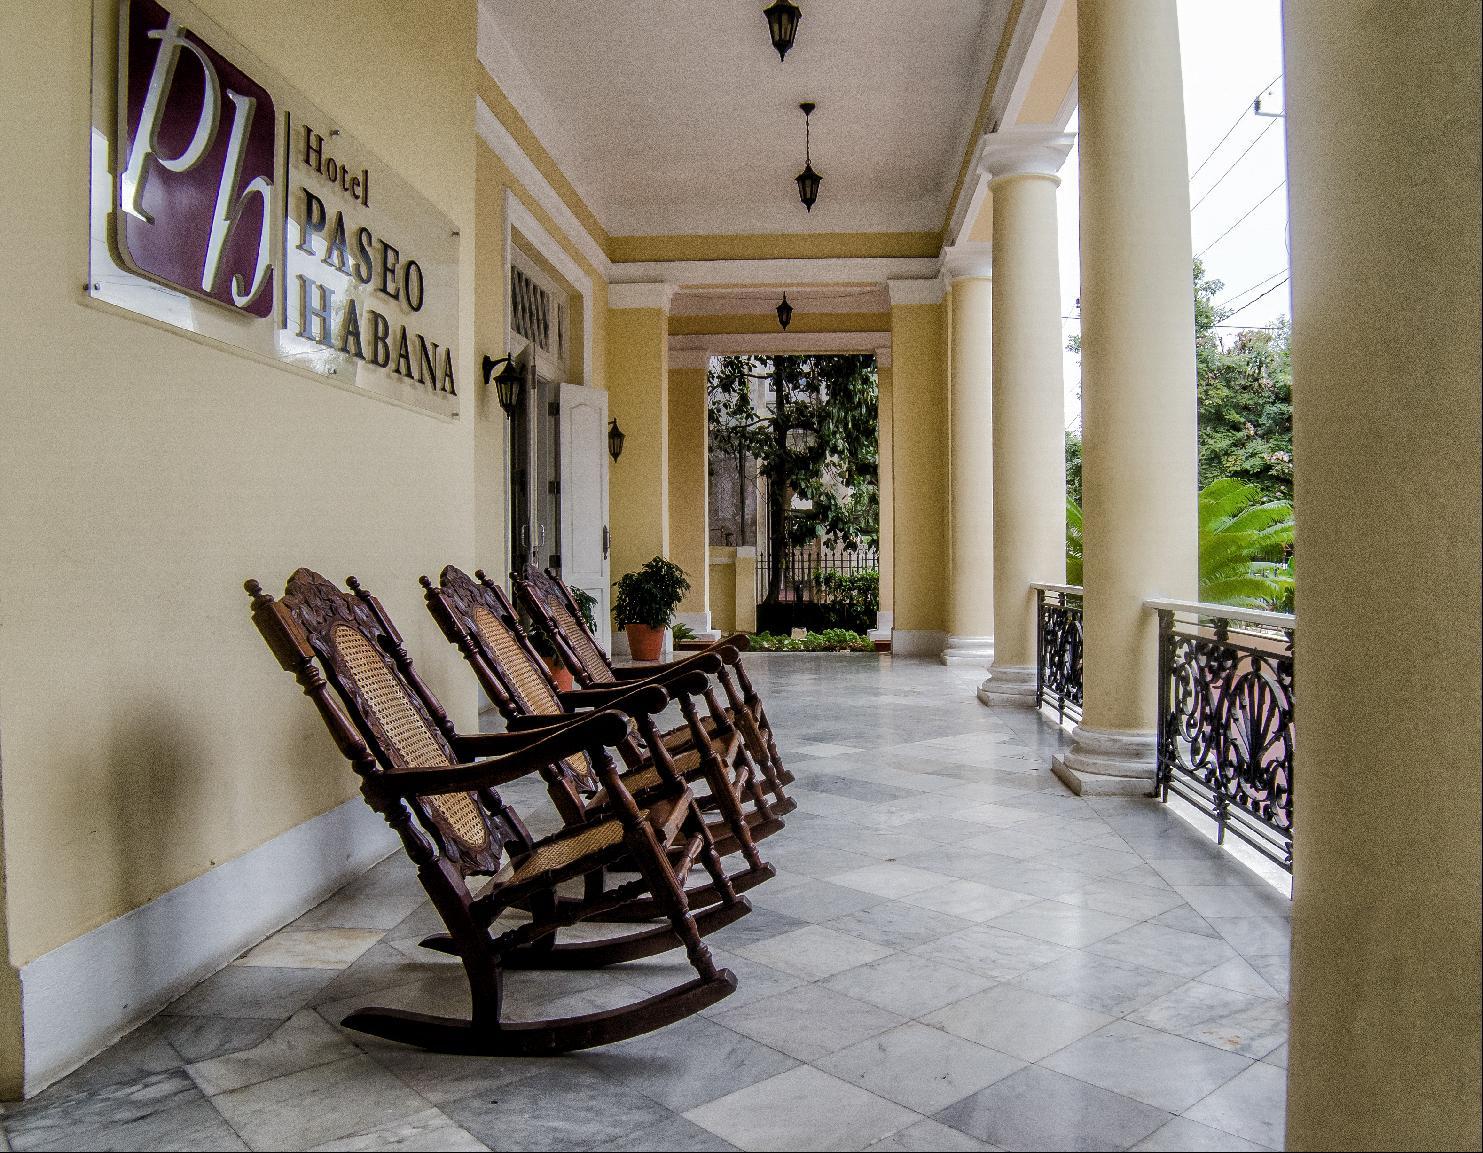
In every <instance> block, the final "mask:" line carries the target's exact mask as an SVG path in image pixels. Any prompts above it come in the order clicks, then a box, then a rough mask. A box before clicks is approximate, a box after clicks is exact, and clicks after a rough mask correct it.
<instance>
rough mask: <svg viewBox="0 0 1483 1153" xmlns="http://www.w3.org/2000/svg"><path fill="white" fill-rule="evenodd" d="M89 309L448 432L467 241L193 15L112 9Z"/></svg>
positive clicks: (103, 76) (145, 6) (99, 46)
mask: <svg viewBox="0 0 1483 1153" xmlns="http://www.w3.org/2000/svg"><path fill="white" fill-rule="evenodd" d="M94 61H95V75H94V86H93V87H94V93H93V104H94V109H93V111H94V121H93V122H94V147H93V175H92V186H93V198H92V218H93V230H92V238H93V242H92V277H91V279H90V283H89V291H90V293H91V294H92V295H93V296H95V297H97V298H99V299H102V300H106V301H109V302H110V303H113V304H117V305H121V306H122V307H124V308H128V309H130V310H132V311H136V312H141V313H144V314H145V315H148V316H151V317H154V318H155V319H157V320H161V321H164V322H166V323H168V324H172V325H175V326H177V327H181V328H186V329H188V330H190V331H193V332H196V333H199V334H201V335H204V336H207V337H211V338H213V339H216V340H220V341H224V342H226V343H228V344H232V345H235V346H237V347H240V348H243V349H246V350H247V351H249V352H252V353H256V354H259V355H265V356H271V357H274V358H277V359H281V360H284V361H287V362H289V363H291V364H294V365H296V366H298V367H300V368H304V369H308V370H310V371H312V372H315V373H319V374H322V375H324V376H327V377H331V378H334V379H335V381H336V383H339V384H343V385H346V386H348V387H352V388H356V389H359V390H364V391H369V392H372V393H375V394H376V395H380V396H383V397H386V398H388V399H392V400H395V401H398V402H401V403H404V404H411V405H414V406H416V407H418V408H422V409H427V410H430V411H433V412H437V413H440V414H443V415H448V416H452V415H456V414H457V412H458V395H459V381H458V367H459V366H458V363H457V357H458V347H459V343H458V321H459V316H458V237H457V232H456V231H455V230H454V228H453V225H452V223H451V222H450V221H449V220H448V219H447V218H446V217H445V216H443V215H442V214H441V213H440V212H439V211H438V210H437V209H436V208H435V207H434V206H433V205H432V204H431V203H430V202H428V201H427V200H426V198H424V197H423V196H421V194H419V193H418V192H417V191H416V190H414V189H413V188H411V186H410V185H408V184H407V183H406V182H405V181H404V180H402V179H401V178H400V177H399V176H398V175H397V174H396V173H395V172H394V171H392V170H391V169H390V168H389V167H388V166H387V165H386V164H384V163H383V162H382V161H381V160H379V159H378V158H377V157H376V156H375V155H374V154H372V153H371V152H370V151H369V150H368V149H367V148H366V147H365V146H364V145H361V144H360V143H359V142H358V141H356V140H355V139H354V138H353V137H351V136H350V135H349V134H348V133H346V132H344V131H343V130H342V129H340V128H339V127H338V125H336V124H335V123H334V122H333V121H332V120H331V119H330V117H328V116H327V115H326V114H324V113H323V112H322V111H321V110H319V109H318V108H316V107H315V106H314V105H313V104H311V103H310V102H309V101H307V100H306V99H305V98H304V97H303V96H301V95H300V94H299V93H298V92H297V91H296V90H294V89H293V88H292V87H291V86H290V85H288V84H287V83H286V82H284V81H281V80H279V79H278V78H277V77H276V76H275V75H274V74H273V73H272V72H271V70H269V69H268V68H267V67H266V66H264V65H263V64H262V63H261V62H260V61H257V60H255V59H254V58H252V57H251V56H249V55H248V54H246V53H245V52H243V51H242V50H241V49H240V48H238V47H237V46H236V45H235V44H234V43H233V42H232V41H231V40H230V39H229V38H228V37H227V36H226V35H225V34H223V33H222V32H221V31H220V30H219V29H218V28H217V27H216V26H215V25H214V24H212V23H211V22H210V21H209V20H208V19H206V18H205V17H203V16H201V15H200V14H199V13H197V12H195V11H194V9H192V8H190V7H189V6H188V5H187V4H185V3H183V2H178V0H165V2H161V0H95V21H94Z"/></svg>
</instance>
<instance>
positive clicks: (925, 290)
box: [886, 262, 947, 308]
mask: <svg viewBox="0 0 1483 1153" xmlns="http://www.w3.org/2000/svg"><path fill="white" fill-rule="evenodd" d="M935 263H940V262H935ZM886 291H887V292H889V293H890V294H891V307H892V308H895V307H897V306H898V305H903V304H940V303H942V297H943V294H944V293H945V292H946V291H947V284H946V282H944V281H943V279H942V277H941V276H933V277H931V278H930V279H916V280H888V281H886Z"/></svg>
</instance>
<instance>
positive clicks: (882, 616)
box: [865, 612, 896, 641]
mask: <svg viewBox="0 0 1483 1153" xmlns="http://www.w3.org/2000/svg"><path fill="white" fill-rule="evenodd" d="M895 619H896V614H895V613H891V612H878V613H876V614H875V628H873V629H871V630H870V631H869V632H867V633H866V634H865V635H866V636H868V637H869V638H870V639H871V640H872V641H888V640H890V639H891V626H892V624H893V622H894V621H895Z"/></svg>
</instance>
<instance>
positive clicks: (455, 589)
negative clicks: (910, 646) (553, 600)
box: [362, 565, 783, 917]
mask: <svg viewBox="0 0 1483 1153" xmlns="http://www.w3.org/2000/svg"><path fill="white" fill-rule="evenodd" d="M422 585H423V588H424V589H425V590H426V596H427V604H428V609H429V611H430V612H431V613H432V615H433V619H434V620H436V621H437V622H438V626H439V627H440V628H441V629H442V630H443V633H444V635H445V636H447V638H448V639H449V641H451V642H452V643H453V644H454V645H456V646H457V648H458V650H459V651H460V652H461V653H462V654H463V656H464V658H465V659H466V660H467V661H468V662H469V664H470V666H471V667H472V668H473V670H474V673H475V675H476V676H477V677H478V679H479V683H480V685H481V686H482V687H483V689H484V692H485V694H486V695H487V696H488V697H489V698H490V700H491V701H492V702H493V703H494V705H495V707H496V708H498V709H499V710H500V713H501V714H502V715H503V716H504V718H505V722H506V724H507V725H509V726H510V728H511V729H513V730H516V731H532V730H537V729H540V728H542V727H546V726H550V725H553V724H561V723H563V722H564V721H565V720H567V719H568V718H569V717H570V716H571V715H572V712H573V710H577V709H588V708H605V707H610V706H611V705H612V703H613V702H614V701H617V700H621V699H623V698H624V697H625V696H626V695H627V694H628V693H629V692H630V691H631V689H630V687H629V686H626V685H609V686H606V687H603V688H595V689H579V690H575V691H568V692H562V691H561V690H559V689H558V688H557V687H556V685H555V683H554V682H553V681H552V679H551V676H550V673H549V672H548V670H547V668H546V666H545V664H544V662H542V660H541V658H540V656H539V655H538V654H537V653H536V651H535V649H534V648H533V647H532V646H531V644H530V641H529V639H528V638H527V637H526V635H525V633H524V631H523V630H522V629H521V627H520V623H519V621H518V620H517V618H516V615H515V610H514V607H513V606H512V605H511V603H510V601H509V599H508V598H507V597H506V596H505V592H504V590H503V589H501V588H500V587H499V586H497V585H492V584H489V583H487V582H486V583H476V582H475V581H474V580H473V579H472V578H470V577H469V576H468V574H467V573H465V572H463V570H461V569H459V568H457V567H455V566H453V565H449V566H447V567H446V568H444V569H443V571H442V573H441V574H440V575H439V583H438V584H437V585H434V584H433V583H432V581H431V580H430V579H428V578H427V577H423V578H422ZM362 595H363V596H365V595H367V594H364V593H362ZM368 603H369V604H370V605H371V607H372V609H373V611H376V612H377V613H379V614H381V619H382V623H383V624H384V625H386V626H387V627H388V628H390V622H388V621H386V620H385V616H384V610H383V609H382V608H381V606H380V604H379V602H377V601H376V599H375V598H374V597H368ZM393 631H394V630H393ZM720 667H721V662H720V659H719V657H717V656H714V655H710V656H705V657H702V658H701V659H699V660H697V661H694V662H691V664H690V665H688V666H687V667H685V668H677V669H675V670H674V671H673V672H672V674H671V675H670V676H669V677H668V678H666V679H664V680H663V682H662V684H663V686H664V687H665V689H666V692H667V693H668V695H669V697H670V698H671V699H672V700H673V701H675V703H677V704H678V706H679V709H680V714H681V717H682V718H683V720H684V723H683V724H682V725H681V726H679V728H677V729H673V730H671V731H669V732H667V733H661V732H660V731H659V729H658V726H657V724H656V723H655V719H654V717H653V716H652V715H641V716H637V717H635V725H634V728H633V729H632V730H631V731H630V733H629V737H628V739H627V740H626V741H624V742H623V743H622V744H620V745H619V747H618V751H619V753H620V755H621V756H622V757H623V759H624V761H625V762H626V764H627V766H628V772H627V773H626V774H625V775H624V777H623V781H624V785H625V787H626V788H628V789H629V790H631V791H632V792H633V793H634V794H635V796H636V797H637V798H638V799H639V801H640V803H643V801H644V799H645V797H646V795H647V790H648V789H650V788H653V787H654V786H655V785H657V784H658V783H659V780H660V778H659V776H658V775H657V768H656V762H658V761H661V760H663V761H668V762H670V764H671V765H672V767H673V770H674V771H675V772H676V773H677V774H678V775H679V776H680V777H681V778H682V779H684V780H686V781H689V782H692V783H693V782H700V781H703V782H705V783H706V785H707V786H708V787H709V790H710V791H709V794H708V795H706V796H702V797H701V798H699V803H700V805H701V807H702V808H713V809H715V810H717V811H718V813H719V815H720V820H718V821H716V822H714V823H713V824H711V825H710V832H711V835H712V837H713V839H714V841H715V845H716V850H717V852H719V853H721V854H722V855H723V856H725V855H728V854H731V853H740V854H741V855H742V857H743V859H744V860H745V861H746V864H747V867H746V869H745V870H742V871H739V872H736V873H733V874H731V876H730V880H731V884H732V886H733V887H734V888H735V889H736V890H737V891H738V892H744V891H745V890H747V889H750V888H752V887H753V886H755V885H758V884H760V883H762V882H763V881H766V880H768V879H770V878H771V877H773V876H775V875H776V871H775V870H774V869H773V867H772V866H771V865H769V864H767V863H766V862H764V861H763V860H762V858H761V856H760V854H759V853H758V851H757V847H756V842H757V841H758V840H761V839H762V838H764V837H767V836H770V835H771V834H772V833H774V832H776V831H777V830H778V829H781V828H782V827H783V822H782V821H781V820H780V819H779V818H778V817H777V816H776V815H775V814H774V812H773V810H772V807H771V805H770V802H769V800H768V797H767V793H766V790H765V789H764V788H763V787H762V784H761V774H760V773H759V772H758V771H757V768H756V765H755V764H754V763H753V761H752V759H751V756H750V754H749V753H748V752H747V749H746V746H745V744H744V742H743V739H742V736H741V734H740V733H739V732H738V731H737V730H736V728H735V726H733V725H732V724H731V722H730V720H729V719H728V718H727V716H726V714H725V711H724V710H723V709H721V707H720V705H719V704H718V703H717V702H716V700H715V698H714V694H713V693H712V692H711V690H710V685H709V677H710V676H712V675H714V674H715V673H716V672H717V671H718V670H719V669H720ZM658 683H661V682H656V684H658ZM696 696H700V697H701V698H702V699H704V700H706V701H707V705H708V715H707V716H705V717H702V716H701V714H700V710H699V709H698V708H697V706H696V702H695V697H696ZM546 780H547V785H548V788H549V791H550V794H551V798H552V801H553V802H554V804H555V805H556V808H557V810H558V811H559V812H560V813H561V815H562V817H563V819H565V820H567V821H569V822H573V823H581V822H584V821H589V820H591V819H593V817H594V816H595V815H597V814H598V813H601V812H602V811H603V810H604V808H605V806H606V805H607V803H608V800H607V797H606V795H605V793H604V791H603V790H602V788H601V786H600V782H598V780H597V779H596V778H595V776H594V775H593V773H592V771H591V769H590V767H589V766H587V765H586V763H585V762H584V761H583V759H582V758H581V757H580V756H578V757H573V758H568V759H567V760H566V761H564V762H561V763H559V764H554V765H552V766H550V767H549V768H548V770H547V773H546ZM748 804H749V805H750V808H748V807H746V806H747V805H748ZM689 896H690V900H691V902H692V903H693V904H701V903H706V902H708V901H710V900H714V899H715V897H714V894H713V893H712V892H710V887H709V886H704V887H701V888H697V889H694V890H692V891H691V892H690V894H689ZM622 912H623V914H624V915H627V916H634V917H645V916H652V915H653V911H652V909H650V908H647V907H645V906H644V905H642V904H636V905H634V906H631V907H630V908H628V909H627V910H623V911H622Z"/></svg>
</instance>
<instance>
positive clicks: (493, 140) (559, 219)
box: [474, 98, 613, 280]
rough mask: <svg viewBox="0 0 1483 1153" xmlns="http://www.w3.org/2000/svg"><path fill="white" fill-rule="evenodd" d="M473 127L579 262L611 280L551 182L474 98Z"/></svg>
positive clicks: (607, 264)
mask: <svg viewBox="0 0 1483 1153" xmlns="http://www.w3.org/2000/svg"><path fill="white" fill-rule="evenodd" d="M474 127H475V129H476V130H477V131H478V133H479V138H480V139H481V140H483V141H484V143H485V144H487V145H488V146H489V149H490V151H491V152H493V153H494V154H495V155H496V156H498V157H499V158H500V159H501V160H502V161H504V164H505V167H506V168H508V169H509V170H510V172H511V174H512V175H514V177H515V179H516V180H518V181H519V182H520V184H521V186H522V187H524V189H525V190H526V191H527V192H529V193H530V195H531V196H532V197H533V198H534V199H535V202H536V203H537V204H539V205H540V206H541V207H542V208H544V209H545V210H546V212H547V213H548V214H549V215H550V217H551V219H552V220H553V221H555V222H556V226H557V227H558V228H560V229H561V231H562V232H563V233H564V234H565V235H566V237H567V239H568V240H570V241H571V243H572V244H573V245H574V246H575V247H576V249H577V251H578V252H580V253H581V254H582V256H583V258H584V259H585V260H586V261H587V262H588V263H589V264H591V265H592V267H593V268H595V269H597V272H598V275H600V276H601V277H602V278H603V279H604V280H609V279H611V278H612V267H613V266H612V262H611V261H609V260H608V255H607V253H606V252H604V251H603V249H602V245H600V244H599V243H598V242H597V240H596V239H595V238H594V237H593V235H592V233H590V232H588V231H587V229H586V228H585V227H584V226H583V224H582V222H581V221H580V220H578V219H577V214H576V213H575V212H573V211H572V210H571V209H570V208H569V207H567V203H566V201H565V200H563V199H562V198H561V197H560V196H559V195H558V194H557V192H556V189H555V188H553V187H551V182H550V181H549V180H547V179H546V177H545V176H544V175H542V173H541V170H540V169H539V168H537V167H536V166H535V162H534V161H533V160H531V158H530V157H529V156H527V155H526V154H525V149H523V148H521V147H520V144H519V142H518V141H517V140H516V139H515V138H514V137H513V136H511V135H510V131H509V129H507V128H506V127H505V126H504V125H503V124H501V123H500V120H499V117H497V116H496V115H495V114H494V113H493V112H492V111H490V108H489V105H488V104H486V103H484V100H483V99H482V98H476V100H475V102H474Z"/></svg>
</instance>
